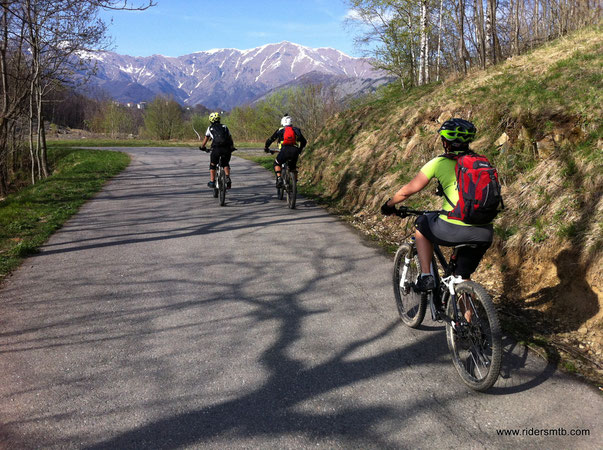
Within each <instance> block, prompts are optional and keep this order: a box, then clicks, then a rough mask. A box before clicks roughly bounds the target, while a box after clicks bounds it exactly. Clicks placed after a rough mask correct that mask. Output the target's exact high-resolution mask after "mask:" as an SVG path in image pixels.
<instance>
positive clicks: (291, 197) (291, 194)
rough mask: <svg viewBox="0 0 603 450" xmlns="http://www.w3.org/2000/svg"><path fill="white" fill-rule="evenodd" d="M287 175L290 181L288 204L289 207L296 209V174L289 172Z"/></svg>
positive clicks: (288, 184)
mask: <svg viewBox="0 0 603 450" xmlns="http://www.w3.org/2000/svg"><path fill="white" fill-rule="evenodd" d="M287 177H288V178H289V181H288V183H287V204H288V205H289V209H295V201H296V200H297V182H296V180H295V174H294V173H293V172H288V173H287Z"/></svg>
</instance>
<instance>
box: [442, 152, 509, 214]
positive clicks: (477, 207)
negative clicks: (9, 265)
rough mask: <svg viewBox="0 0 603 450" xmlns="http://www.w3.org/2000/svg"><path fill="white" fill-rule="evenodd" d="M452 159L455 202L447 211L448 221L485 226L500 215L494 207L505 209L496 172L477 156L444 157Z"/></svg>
mask: <svg viewBox="0 0 603 450" xmlns="http://www.w3.org/2000/svg"><path fill="white" fill-rule="evenodd" d="M444 156H445V157H446V158H451V159H454V160H456V168H455V173H456V182H457V188H458V191H459V201H458V203H457V204H456V205H453V204H452V202H451V201H450V199H448V197H446V200H448V203H450V205H451V206H452V207H453V209H452V211H449V212H448V218H449V219H454V220H460V221H462V222H464V223H468V224H471V225H485V224H488V223H490V222H492V221H493V220H494V218H495V217H496V215H497V214H498V213H499V212H500V211H499V209H498V206H499V205H500V206H501V207H502V208H504V207H505V205H504V203H503V200H502V195H501V187H500V183H499V182H498V172H497V171H496V169H495V168H494V167H493V166H492V164H490V161H488V158H486V157H485V156H484V155H478V154H477V153H473V152H469V153H461V154H460V155H444Z"/></svg>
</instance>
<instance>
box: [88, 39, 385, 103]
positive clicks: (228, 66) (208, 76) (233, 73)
mask: <svg viewBox="0 0 603 450" xmlns="http://www.w3.org/2000/svg"><path fill="white" fill-rule="evenodd" d="M81 57H83V58H85V59H90V60H91V62H93V63H95V65H96V74H95V75H94V76H93V77H92V78H91V79H90V81H89V82H88V86H89V87H100V88H102V89H103V90H105V91H106V92H107V93H108V94H109V95H111V96H112V97H113V98H115V99H116V100H118V101H121V102H138V101H148V100H151V99H152V98H153V97H155V95H157V94H164V95H165V94H167V95H172V96H173V97H174V98H175V99H176V100H177V101H179V102H180V103H182V104H186V105H191V106H192V105H196V104H198V103H201V104H203V105H205V106H208V107H210V108H223V109H230V108H232V107H234V106H237V105H242V104H245V103H249V102H251V101H253V100H255V99H256V98H258V97H261V96H262V95H264V94H266V93H267V92H268V91H270V90H272V89H274V88H276V87H278V86H281V85H285V84H288V83H290V82H291V81H294V80H295V79H297V78H299V77H301V76H303V75H305V74H307V73H310V72H318V73H323V74H326V75H332V76H334V77H336V78H337V79H348V78H349V79H357V80H366V79H376V78H380V77H382V76H383V74H382V73H380V72H377V71H375V70H374V69H373V68H372V66H371V64H370V62H369V61H368V60H367V59H365V58H353V57H350V56H348V55H346V54H344V53H342V52H340V51H339V50H335V49H332V48H316V49H314V48H308V47H304V46H301V45H298V44H293V43H291V42H281V43H279V44H267V45H264V46H262V47H257V48H253V49H250V50H237V49H232V48H228V49H215V50H208V51H203V52H197V53H193V54H190V55H185V56H180V57H168V56H161V55H153V56H149V57H132V56H125V55H119V54H117V53H112V52H102V53H86V54H84V55H81Z"/></svg>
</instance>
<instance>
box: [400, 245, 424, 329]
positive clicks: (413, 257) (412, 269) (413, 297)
mask: <svg viewBox="0 0 603 450" xmlns="http://www.w3.org/2000/svg"><path fill="white" fill-rule="evenodd" d="M407 256H408V257H409V259H410V264H409V267H408V270H407V272H406V276H405V279H404V280H402V285H403V286H400V284H401V283H400V281H401V280H400V279H401V277H402V272H403V269H404V264H405V261H404V260H405V258H406V257H407ZM420 273H421V265H420V264H419V257H418V256H417V252H416V249H415V248H414V247H413V246H412V245H410V244H402V245H401V246H400V248H398V251H397V252H396V257H395V259H394V273H393V279H392V281H393V285H394V297H395V298H396V306H397V307H398V314H399V315H400V319H401V320H402V322H404V324H405V325H407V326H409V327H410V328H417V327H419V325H421V322H423V318H424V317H425V309H426V306H427V294H425V293H419V292H415V291H414V289H413V288H412V286H411V283H414V281H416V279H417V277H418V276H419V274H420Z"/></svg>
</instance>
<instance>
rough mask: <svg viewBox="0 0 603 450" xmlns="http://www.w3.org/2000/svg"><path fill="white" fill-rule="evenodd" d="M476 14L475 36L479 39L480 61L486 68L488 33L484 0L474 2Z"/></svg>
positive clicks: (482, 66) (483, 67)
mask: <svg viewBox="0 0 603 450" xmlns="http://www.w3.org/2000/svg"><path fill="white" fill-rule="evenodd" d="M473 11H474V15H475V20H474V21H475V37H476V39H477V51H478V55H479V62H480V65H481V68H482V69H485V68H486V34H485V31H484V5H483V3H482V0H475V2H474V8H473Z"/></svg>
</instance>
